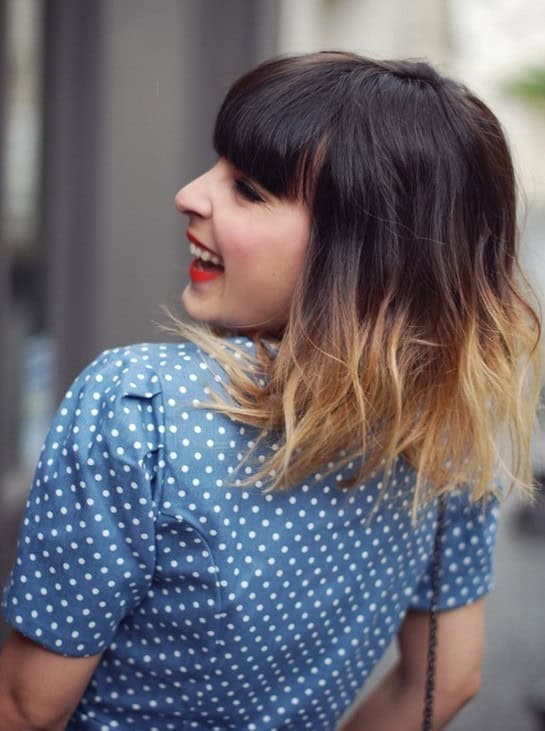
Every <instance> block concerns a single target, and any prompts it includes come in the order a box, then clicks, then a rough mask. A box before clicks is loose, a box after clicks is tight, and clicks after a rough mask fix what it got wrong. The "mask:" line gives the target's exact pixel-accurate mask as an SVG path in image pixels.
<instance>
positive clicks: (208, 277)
mask: <svg viewBox="0 0 545 731" xmlns="http://www.w3.org/2000/svg"><path fill="white" fill-rule="evenodd" d="M198 261H199V260H198V259H193V261H192V262H191V266H190V267H189V278H190V279H191V281H192V282H197V283H198V284H202V283H203V282H211V281H212V280H213V279H219V277H222V276H223V271H207V270H205V269H200V268H199V266H198Z"/></svg>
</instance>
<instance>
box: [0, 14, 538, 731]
mask: <svg viewBox="0 0 545 731" xmlns="http://www.w3.org/2000/svg"><path fill="white" fill-rule="evenodd" d="M332 48H340V49H347V50H353V51H356V52H359V53H362V54H368V55H372V56H378V57H383V58H387V57H411V58H426V59H428V60H430V61H431V62H433V63H434V64H436V65H437V66H438V67H439V68H440V70H442V71H443V72H445V73H447V74H449V75H452V76H454V77H455V78H459V79H461V80H463V81H464V82H465V83H466V84H467V85H468V86H469V87H470V88H472V89H473V90H474V91H475V92H477V93H478V94H479V95H480V96H481V97H482V98H483V99H484V100H485V101H486V102H487V103H489V105H490V106H492V108H493V109H494V111H495V112H496V113H497V114H498V116H499V117H500V119H501V120H502V121H503V123H504V126H505V128H506V131H507V133H508V137H509V139H510V142H511V145H512V149H513V153H514V157H515V163H516V167H517V173H518V177H519V181H520V184H521V188H522V190H523V191H524V195H523V197H522V198H521V203H522V205H523V209H524V210H525V212H526V213H525V216H526V218H525V221H526V223H525V227H524V232H523V258H524V261H525V262H526V265H527V269H528V271H529V273H530V275H531V277H532V278H533V281H534V284H535V286H536V287H537V289H538V291H539V292H540V294H541V296H542V295H543V292H544V291H545V253H544V249H545V247H544V244H545V3H544V2H543V0H412V1H411V2H410V3H408V2H406V0H296V1H295V0H93V1H92V2H88V1H87V0H0V559H1V560H0V579H1V581H2V584H3V583H4V581H5V579H6V575H7V572H8V570H9V566H10V563H11V561H12V560H13V551H14V546H15V541H16V535H17V527H18V524H19V521H20V516H21V511H22V509H23V506H24V501H25V497H26V494H27V491H28V488H29V482H30V479H31V476H32V472H33V469H34V465H35V462H36V460H37V457H38V453H39V450H40V446H41V442H42V440H43V437H44V436H45V433H46V431H47V428H48V424H49V420H50V419H51V416H52V414H53V411H54V410H55V408H56V406H57V405H58V403H59V401H60V399H61V397H62V395H63V394H64V392H65V391H66V389H67V387H68V385H69V384H70V382H71V381H72V380H73V378H74V377H75V376H76V375H77V373H78V372H79V371H80V370H81V369H82V368H83V367H84V366H85V365H86V364H87V363H88V362H90V361H91V360H92V359H93V358H94V357H95V356H96V355H97V354H98V353H99V352H100V351H102V350H103V349H105V348H108V347H112V346H116V345H123V344H126V343H129V342H141V341H146V340H149V341H160V340H165V339H166V338H165V336H164V334H163V333H162V332H161V331H160V330H159V329H158V327H157V324H156V323H157V322H161V321H164V316H163V315H162V312H161V309H160V307H161V304H163V303H165V304H168V305H169V306H170V307H172V308H174V309H178V310H180V305H179V298H180V294H181V292H182V290H183V287H184V286H185V283H186V270H187V267H188V264H189V256H188V247H187V242H186V240H185V223H184V219H183V218H182V217H180V216H179V214H177V213H176V211H175V210H174V207H173V198H174V194H175V192H176V191H177V189H178V188H179V187H180V186H181V185H182V184H183V183H184V182H186V181H188V180H190V179H191V178H192V177H193V176H195V175H196V174H198V173H200V172H201V171H203V170H204V169H205V168H206V167H207V166H208V165H209V164H210V163H211V162H212V161H213V159H214V156H213V153H212V150H211V145H210V140H211V130H212V125H213V121H214V115H215V112H216V110H217V108H218V105H219V103H220V101H221V99H222V97H223V94H224V92H225V90H226V88H227V86H228V85H229V83H230V82H231V81H233V80H234V79H235V78H236V77H237V76H238V75H239V74H241V73H242V72H243V71H245V70H247V69H248V68H250V67H251V66H253V65H255V64H256V63H257V62H259V61H261V60H263V59H265V58H267V57H270V56H272V55H275V54H278V53H287V52H303V51H314V50H319V49H332ZM534 447H535V449H534V463H535V465H534V466H535V471H536V476H537V477H538V479H541V478H542V475H543V472H544V469H545V459H544V456H545V455H544V450H543V437H542V435H541V434H536V439H535V443H534ZM540 511H541V512H540ZM544 563H545V510H543V508H542V505H541V504H539V503H538V505H537V506H536V507H535V508H534V509H533V510H531V511H530V510H528V509H524V508H521V507H520V506H519V505H516V504H515V503H514V502H513V500H511V501H510V502H509V503H508V504H507V505H506V508H505V510H504V517H503V522H502V525H501V529H500V536H499V544H498V551H497V565H496V590H495V592H494V593H493V594H492V595H491V597H490V599H489V601H488V605H489V620H488V628H487V635H488V636H487V646H486V660H485V667H484V680H483V687H482V691H481V693H480V695H479V696H478V698H477V699H476V700H474V701H473V702H472V703H471V704H470V705H469V706H468V707H467V708H466V709H465V710H464V711H463V712H462V713H461V714H460V716H459V717H458V719H457V720H456V721H455V722H453V723H452V724H451V726H450V727H449V728H451V729H452V730H453V731H461V730H462V729H464V730H465V731H467V730H472V729H475V730H479V729H483V728H485V726H486V727H490V728H494V729H496V730H498V731H504V730H505V731H531V730H532V729H539V728H545V722H544V721H543V718H544V717H545V711H544V712H543V716H540V715H539V706H540V704H543V706H544V707H545V611H544V609H543V607H544V606H545V571H544V569H543V566H544ZM5 631H6V628H5V626H2V627H1V630H0V634H3V633H5ZM393 652H395V650H392V651H391V652H390V654H389V656H388V659H387V660H386V661H385V663H387V662H388V661H389V660H390V659H391V654H392V653H393ZM385 663H383V664H382V665H381V667H380V668H379V670H378V672H377V676H378V675H379V674H380V672H381V671H382V669H383V667H384V666H385ZM542 679H543V680H542ZM540 684H541V685H542V686H543V687H542V689H540ZM532 709H533V710H532ZM540 718H541V721H540ZM540 723H542V724H543V725H541V726H540Z"/></svg>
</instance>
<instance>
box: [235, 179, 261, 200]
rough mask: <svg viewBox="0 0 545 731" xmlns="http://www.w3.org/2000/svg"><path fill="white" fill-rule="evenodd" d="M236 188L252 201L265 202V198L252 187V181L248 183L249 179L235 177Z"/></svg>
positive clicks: (240, 193)
mask: <svg viewBox="0 0 545 731" xmlns="http://www.w3.org/2000/svg"><path fill="white" fill-rule="evenodd" d="M235 190H236V191H237V193H239V195H241V196H242V197H243V198H245V199H246V200H247V201H250V202H252V203H263V202H264V201H263V198H262V197H261V196H260V195H259V193H258V192H257V191H256V190H255V189H254V188H252V186H251V185H250V183H248V181H246V180H243V179H242V178H235Z"/></svg>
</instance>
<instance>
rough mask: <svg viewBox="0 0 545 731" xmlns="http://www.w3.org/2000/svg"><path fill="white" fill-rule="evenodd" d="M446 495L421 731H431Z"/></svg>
mask: <svg viewBox="0 0 545 731" xmlns="http://www.w3.org/2000/svg"><path fill="white" fill-rule="evenodd" d="M445 513H446V497H445V496H441V497H440V498H439V501H438V506H437V527H436V530H435V541H434V544H433V557H432V570H431V593H432V596H431V612H430V628H429V634H428V664H427V668H426V691H425V697H424V715H423V719H422V731H433V701H434V692H435V664H436V658H437V619H438V612H439V595H440V593H441V541H442V538H443V531H444V525H445Z"/></svg>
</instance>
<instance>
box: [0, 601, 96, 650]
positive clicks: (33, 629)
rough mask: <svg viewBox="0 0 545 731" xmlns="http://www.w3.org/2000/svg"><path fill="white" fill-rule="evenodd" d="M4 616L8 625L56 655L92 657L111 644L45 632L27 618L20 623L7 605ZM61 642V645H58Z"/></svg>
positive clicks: (3, 608) (3, 612) (3, 611)
mask: <svg viewBox="0 0 545 731" xmlns="http://www.w3.org/2000/svg"><path fill="white" fill-rule="evenodd" d="M2 614H3V615H4V619H5V621H6V623H7V624H8V625H9V626H10V627H11V628H12V629H14V630H16V631H17V632H19V633H20V634H22V635H24V636H25V637H26V638H27V639H29V640H32V642H35V643H36V644H37V645H40V646H41V647H43V648H45V649H46V650H50V651H51V652H54V653H55V654H56V655H63V656H65V657H90V656H92V655H98V654H100V653H101V652H103V651H104V650H105V649H106V648H107V647H108V644H109V642H107V641H106V642H102V643H97V642H96V641H95V642H89V641H76V640H74V639H73V638H67V637H62V636H61V635H59V634H55V633H53V632H50V631H48V630H44V629H43V628H42V627H40V626H39V625H37V624H35V623H34V622H32V621H30V622H29V621H28V619H26V618H25V619H23V621H21V622H18V621H17V616H18V615H17V612H16V611H15V610H13V609H10V608H9V606H7V605H6V603H4V605H3V606H2ZM59 642H60V643H61V644H60V645H59V644H58V643H59Z"/></svg>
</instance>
